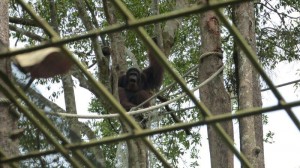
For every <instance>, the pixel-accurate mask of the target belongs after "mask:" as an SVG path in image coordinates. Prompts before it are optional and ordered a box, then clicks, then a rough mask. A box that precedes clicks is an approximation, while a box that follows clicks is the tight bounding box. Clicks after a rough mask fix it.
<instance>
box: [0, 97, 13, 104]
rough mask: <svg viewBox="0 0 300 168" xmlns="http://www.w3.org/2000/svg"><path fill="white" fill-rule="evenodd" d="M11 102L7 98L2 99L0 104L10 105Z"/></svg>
mask: <svg viewBox="0 0 300 168" xmlns="http://www.w3.org/2000/svg"><path fill="white" fill-rule="evenodd" d="M10 103H11V102H10V100H9V99H7V98H0V104H10Z"/></svg>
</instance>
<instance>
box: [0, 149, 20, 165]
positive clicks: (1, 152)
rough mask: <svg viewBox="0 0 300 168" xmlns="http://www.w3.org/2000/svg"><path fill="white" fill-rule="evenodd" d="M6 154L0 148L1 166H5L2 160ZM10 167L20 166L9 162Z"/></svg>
mask: <svg viewBox="0 0 300 168" xmlns="http://www.w3.org/2000/svg"><path fill="white" fill-rule="evenodd" d="M5 156H6V155H5V153H4V152H3V151H2V149H1V148H0V165H1V164H3V163H2V162H1V159H3V157H4V158H5ZM16 161H19V160H16ZM8 164H9V165H10V167H13V168H18V165H17V164H16V163H15V162H9V163H8Z"/></svg>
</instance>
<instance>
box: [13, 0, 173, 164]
mask: <svg viewBox="0 0 300 168" xmlns="http://www.w3.org/2000/svg"><path fill="white" fill-rule="evenodd" d="M18 1H20V2H23V1H22V0H18ZM26 5H27V4H25V3H23V8H26ZM26 10H27V11H28V12H29V13H30V15H32V16H33V15H35V14H34V12H33V11H31V9H30V8H29V7H27V8H26ZM33 18H34V19H36V21H38V22H39V21H40V19H39V18H38V17H37V16H35V17H33ZM39 23H42V24H47V23H46V22H44V23H43V22H39ZM45 28H46V27H45ZM50 28H51V27H50ZM49 33H51V32H49ZM52 33H53V32H52ZM54 33H55V32H54ZM52 35H53V37H55V38H57V39H59V37H58V36H56V35H55V34H52ZM61 48H62V49H63V51H64V52H65V54H67V55H68V56H69V57H70V58H71V59H72V61H73V62H74V63H75V64H76V65H77V66H78V67H79V69H80V70H81V71H82V72H83V73H84V74H85V75H86V77H87V78H88V80H90V81H91V82H92V84H93V85H94V86H95V87H96V88H97V89H99V91H100V92H101V93H102V94H103V96H104V97H105V98H106V99H107V101H108V102H109V103H110V104H112V105H113V106H112V107H113V108H114V109H115V110H116V111H117V112H118V113H119V114H120V115H121V116H122V117H123V119H124V120H125V121H126V122H127V123H128V125H129V126H131V128H133V129H134V130H133V131H135V132H137V133H138V132H141V131H142V128H141V127H140V126H139V125H138V124H137V122H136V121H135V120H134V119H133V118H132V117H131V116H130V115H128V114H127V113H126V111H125V109H124V108H123V107H122V106H121V105H120V103H119V102H118V101H117V100H116V99H115V98H114V97H113V95H112V94H111V93H110V92H109V91H108V90H107V89H106V88H105V86H104V85H103V84H102V83H99V82H97V81H96V80H95V79H94V78H93V77H92V75H91V74H90V73H89V72H88V71H87V70H86V69H85V68H84V67H83V65H82V64H81V63H80V62H79V61H78V60H77V59H76V58H75V57H74V56H73V55H72V53H71V52H70V51H69V50H67V49H66V48H65V47H61ZM143 142H144V143H145V144H146V145H147V146H148V147H149V148H150V150H151V151H153V152H154V153H155V154H157V156H158V158H159V153H158V152H157V151H156V150H155V148H154V147H153V145H151V142H150V141H149V140H148V139H147V138H143ZM151 146H152V147H151ZM165 166H166V167H171V165H169V164H165Z"/></svg>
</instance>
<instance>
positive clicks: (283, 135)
mask: <svg viewBox="0 0 300 168" xmlns="http://www.w3.org/2000/svg"><path fill="white" fill-rule="evenodd" d="M28 3H29V4H30V5H31V6H32V7H33V9H34V10H35V11H36V12H37V13H38V14H39V15H40V16H41V17H42V18H44V19H45V20H46V21H47V22H48V23H49V24H50V25H51V26H52V27H53V28H54V29H55V30H56V32H59V34H60V36H61V37H65V36H70V35H74V34H81V33H85V32H86V31H90V30H93V29H95V28H103V27H106V26H108V25H111V24H114V23H124V19H123V17H122V14H121V13H120V12H118V11H117V10H116V9H115V8H114V7H113V5H112V4H110V3H109V2H107V1H105V0H104V1H103V3H102V2H100V3H99V2H98V1H93V0H76V1H72V0H62V1H55V0H50V1H43V0H41V1H39V0H37V1H30V2H28ZM124 3H125V4H127V7H128V8H129V9H130V11H131V12H132V13H133V14H134V16H135V17H136V18H144V17H148V16H151V15H154V14H157V13H165V12H169V11H172V10H175V9H180V8H183V7H187V6H189V5H192V4H195V3H197V2H196V1H192V0H191V1H187V0H177V1H160V2H159V3H157V1H155V0H153V1H150V0H147V1H145V2H144V3H140V1H135V0H130V1H126V0H125V1H124ZM254 4H255V8H254V9H255V17H256V20H255V23H256V27H255V32H256V43H257V45H256V47H257V56H258V58H259V61H260V62H261V63H262V65H263V67H264V69H265V70H266V71H267V73H268V74H269V76H271V77H272V78H273V79H274V83H275V84H281V83H285V82H290V81H294V80H297V79H299V68H298V67H297V64H298V63H299V58H300V57H299V54H300V53H299V40H300V38H299V37H300V36H299V34H300V26H299V20H300V19H299V17H300V11H299V9H300V2H299V1H296V0H294V1H293V0H281V1H271V0H265V1H263V0H262V1H255V3H254ZM223 12H224V14H225V15H226V16H227V17H229V18H231V17H232V8H231V7H228V8H225V9H224V10H223ZM144 28H145V29H146V30H147V32H148V33H149V34H150V36H157V35H159V36H161V37H163V38H162V39H163V44H164V52H165V54H166V55H168V59H169V61H170V62H171V63H172V66H173V67H174V68H175V69H176V71H178V72H179V73H180V74H184V73H186V72H187V71H189V70H190V68H191V67H194V66H195V65H197V64H198V62H199V55H200V53H201V52H202V51H200V47H199V46H201V34H200V26H199V15H189V16H187V17H184V18H180V19H175V20H170V21H165V22H161V23H160V24H158V25H157V24H156V25H154V24H153V25H147V26H144ZM9 29H10V42H11V45H10V47H24V46H26V47H27V46H35V45H39V44H41V42H43V41H47V39H48V38H49V37H48V36H47V35H46V34H45V33H44V31H42V30H41V28H40V27H39V26H38V24H37V23H35V22H34V21H33V20H32V19H31V17H30V16H29V15H28V14H27V13H26V12H25V11H24V10H23V8H21V7H20V6H19V5H18V4H17V3H14V1H10V6H9ZM157 32H159V33H157ZM221 32H222V33H221V39H222V51H223V62H224V65H225V70H224V85H225V88H226V91H227V92H228V93H229V95H230V96H231V97H232V101H231V103H232V107H233V108H232V109H233V111H235V110H236V108H237V104H236V100H235V99H234V98H236V94H237V93H236V89H235V87H236V83H235V82H236V81H235V76H234V75H235V74H234V70H235V66H234V60H233V51H234V41H233V36H232V35H231V34H230V33H229V32H228V30H227V29H226V28H225V27H224V25H221ZM67 46H68V48H69V49H70V50H71V51H72V52H73V53H74V54H75V56H76V58H78V59H79V60H80V61H81V62H82V63H83V64H84V65H85V66H86V67H87V68H88V70H89V71H91V72H92V73H93V75H94V77H95V78H96V79H98V80H99V81H101V82H102V83H103V84H104V85H105V86H106V87H107V88H108V90H110V91H111V92H112V93H114V94H115V95H116V92H114V91H113V88H114V87H115V86H114V85H115V84H116V83H114V81H115V80H116V76H118V73H119V74H120V73H123V72H124V71H126V69H127V67H130V66H133V65H138V66H139V67H141V68H143V67H146V66H147V57H146V50H147V47H145V45H144V44H143V42H142V41H141V40H140V38H139V37H138V36H137V35H136V33H135V32H134V31H132V30H126V31H122V32H119V33H114V34H110V35H102V36H100V37H97V38H91V39H85V40H80V41H76V42H71V43H68V44H67ZM103 46H109V47H110V48H111V51H112V55H113V56H112V57H111V58H107V57H105V56H103V54H102V53H101V49H102V47H103ZM116 58H122V59H123V60H121V62H119V63H120V64H122V66H120V67H121V69H120V70H119V72H113V71H112V70H113V69H117V68H116V67H114V66H116V64H113V63H112V62H114V61H116V60H113V59H116ZM118 61H120V60H118ZM122 61H124V62H122ZM283 65H284V66H283ZM290 65H294V66H293V68H291V69H290V67H291V66H290ZM287 67H288V68H287ZM278 69H279V70H278ZM287 69H288V70H287ZM12 70H13V73H14V77H15V79H16V82H17V83H19V85H21V86H23V85H25V84H26V82H27V81H28V77H27V76H25V75H21V73H20V72H19V71H18V70H17V69H16V68H15V67H14V66H13V69H12ZM276 71H279V72H278V74H277V72H276ZM284 71H285V72H286V73H287V74H288V75H286V74H284V75H283V77H280V76H279V74H281V73H283V72H284ZM276 75H278V78H277V76H276ZM287 76H288V77H287ZM185 80H186V81H187V83H188V86H189V87H190V88H193V87H195V86H197V85H198V84H199V81H198V72H196V71H194V72H192V73H190V74H188V75H187V76H186V77H185ZM173 81H174V79H173V78H172V77H171V76H170V75H169V74H168V73H166V78H165V80H164V84H163V86H162V87H165V86H167V85H169V84H170V83H172V82H173ZM261 85H262V88H264V87H267V86H266V84H265V83H264V81H263V80H261ZM289 87H293V89H289V90H285V89H284V88H283V89H282V90H281V92H282V93H283V95H284V97H286V99H287V101H294V100H297V99H299V97H298V94H299V91H298V85H297V84H296V83H293V84H292V85H291V86H289ZM83 88H84V89H83ZM181 92H182V90H181V89H180V87H179V86H175V87H174V88H173V89H172V90H170V91H169V92H167V93H165V94H164V96H165V97H168V98H169V99H172V98H174V97H176V96H177V95H178V94H180V93H181ZM27 93H28V96H29V97H30V98H31V101H33V102H34V103H35V104H36V105H37V106H38V107H39V108H41V109H43V110H45V111H46V112H47V113H48V114H50V113H57V112H66V113H72V114H87V112H89V113H95V114H100V115H101V114H102V115H103V114H108V113H110V112H109V111H110V110H109V105H108V104H107V103H106V102H105V101H104V100H103V99H101V97H99V96H97V95H99V93H98V91H97V90H95V88H93V87H92V85H91V84H90V83H89V82H88V81H87V79H86V78H85V77H84V75H83V74H81V73H80V72H79V71H78V70H77V69H72V70H71V71H70V72H69V73H68V74H66V75H64V76H57V77H54V78H50V79H39V80H35V81H34V85H33V86H32V87H31V88H30V89H28V91H27ZM91 93H92V94H91ZM198 96H199V95H198ZM262 98H263V103H264V104H263V106H271V105H275V104H276V103H277V101H276V99H275V100H274V99H273V98H272V93H271V92H270V91H266V92H263V94H262ZM272 101H274V102H272ZM87 107H88V108H87ZM171 107H172V108H173V109H174V110H180V109H183V108H184V109H186V110H185V111H184V112H181V113H176V114H177V115H178V117H179V118H181V120H183V121H185V122H189V121H194V120H198V119H201V116H200V115H199V114H200V113H199V111H198V109H196V108H193V107H194V105H193V103H192V102H191V100H190V99H189V98H188V97H185V98H182V99H180V100H179V101H176V102H175V103H173V104H171ZM294 111H297V109H295V110H294ZM283 113H284V112H276V113H274V114H273V113H268V114H264V115H263V123H264V124H265V128H264V144H265V166H266V167H274V165H275V166H278V165H280V164H282V166H285V167H286V166H287V167H297V166H298V167H300V165H297V158H296V156H297V155H298V154H299V152H300V149H299V146H298V145H297V144H296V143H292V142H297V141H299V139H300V137H299V130H297V128H296V127H295V126H293V125H294V124H293V123H292V122H291V121H290V119H289V118H288V117H287V115H286V114H283ZM282 115H283V116H282ZM47 116H48V117H49V118H50V119H51V120H52V121H53V124H54V125H55V126H56V127H57V128H58V129H59V130H60V131H61V132H62V133H63V134H64V136H66V137H68V139H70V140H71V141H72V142H78V141H89V140H91V139H94V138H97V139H100V138H102V137H107V136H112V135H118V134H119V132H120V130H121V125H120V123H119V121H118V120H115V119H109V120H108V119H97V120H95V119H79V120H78V119H74V118H72V119H70V118H68V117H60V116H56V115H47ZM274 116H275V117H274ZM284 118H286V120H284ZM298 118H299V114H298ZM233 121H234V122H233V123H234V126H235V127H234V130H235V131H236V130H237V129H238V128H237V127H236V125H237V122H236V121H235V120H233ZM170 124H174V121H173V120H172V119H171V116H169V115H161V116H155V117H154V118H153V120H152V124H151V127H152V128H157V127H162V126H165V125H170ZM18 126H19V127H20V128H24V132H23V135H22V136H21V138H20V139H19V140H20V143H19V147H18V149H19V151H20V152H21V153H23V154H25V153H28V152H31V151H36V150H45V149H51V148H52V145H50V144H49V143H48V141H47V140H46V138H45V136H44V135H43V134H42V133H41V132H40V131H39V130H38V129H37V128H36V127H35V126H34V125H32V123H31V122H29V121H28V120H27V118H26V117H24V116H22V115H21V118H20V119H19V120H18ZM204 130H206V127H203V126H200V127H193V128H192V135H190V136H187V135H186V134H185V133H184V132H183V131H180V130H179V131H171V132H168V133H165V134H158V135H155V136H152V137H151V140H152V141H153V142H154V144H155V146H156V147H157V148H158V149H159V150H161V151H163V153H164V154H165V155H166V157H167V159H168V160H169V161H170V163H171V164H173V165H179V166H180V167H198V166H200V167H206V166H207V165H209V164H210V163H209V161H208V160H209V159H210V158H209V151H208V150H207V149H208V148H207V147H208V145H207V144H206V143H207V139H206V136H205V134H206V133H205V131H204ZM278 130H279V131H278ZM277 131H278V132H277ZM74 134H75V135H74ZM78 137H79V139H78ZM277 137H278V141H277ZM235 139H236V141H235V142H238V139H239V138H236V137H235ZM276 143H277V144H280V145H279V146H280V147H279V148H274V146H277V145H276ZM236 145H238V144H236ZM119 146H120V145H119V144H117V143H115V144H105V145H102V146H101V148H102V149H101V150H100V149H96V151H97V150H98V152H101V151H102V154H100V155H102V156H103V158H104V159H103V160H102V161H99V160H97V157H99V155H97V154H98V153H97V152H96V153H95V151H89V150H87V151H86V153H85V154H86V155H87V157H88V158H89V159H91V160H93V161H94V162H95V163H97V162H99V163H98V164H105V165H106V166H107V167H111V166H116V162H118V161H116V156H117V157H118V156H119V154H120V153H118V152H120V151H117V150H118V147H119ZM297 147H298V148H297ZM204 148H206V149H205V150H203V149H204ZM283 150H284V151H283ZM285 152H286V153H285ZM294 152H296V153H294ZM199 153H200V154H199ZM282 156H283V157H282ZM293 156H294V157H293ZM186 158H189V159H186ZM293 158H294V159H293ZM101 162H104V163H101ZM68 164H69V163H67V162H66V160H65V159H63V158H62V157H61V155H59V154H57V155H48V156H42V157H36V158H30V159H27V160H23V161H22V162H20V165H21V167H35V166H40V165H42V166H43V167H60V166H63V167H66V166H68ZM151 164H152V165H153V166H154V167H155V166H158V165H160V164H161V163H159V162H158V161H157V160H156V158H155V157H154V156H152V160H151ZM288 164H290V166H289V165H288Z"/></svg>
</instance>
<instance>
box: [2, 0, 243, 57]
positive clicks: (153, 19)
mask: <svg viewBox="0 0 300 168" xmlns="http://www.w3.org/2000/svg"><path fill="white" fill-rule="evenodd" d="M246 1H249V0H246ZM237 3H240V1H239V0H228V1H226V2H220V3H217V4H210V5H208V6H206V5H194V6H190V7H186V8H183V9H178V10H175V11H171V12H167V13H163V14H159V15H153V16H149V17H147V18H141V19H139V20H136V21H130V22H129V23H127V24H125V25H124V24H114V25H111V26H108V27H105V28H103V29H95V30H91V31H88V32H87V33H85V34H81V35H73V36H69V37H64V38H63V39H58V38H54V39H52V41H51V43H45V44H40V45H38V46H32V47H28V48H24V49H19V50H14V51H10V52H5V53H0V59H1V58H6V57H10V56H14V55H17V54H23V53H26V52H31V51H35V50H39V49H43V48H47V47H53V46H61V45H63V44H67V43H70V42H74V41H78V40H83V39H86V38H91V37H94V36H100V35H103V34H109V33H114V32H117V31H122V30H126V29H132V28H137V27H139V26H144V25H148V24H153V23H158V22H161V21H166V20H170V19H175V18H178V17H183V16H187V15H191V14H196V13H200V12H205V11H208V10H212V9H214V8H221V7H225V6H228V5H233V4H237Z"/></svg>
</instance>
